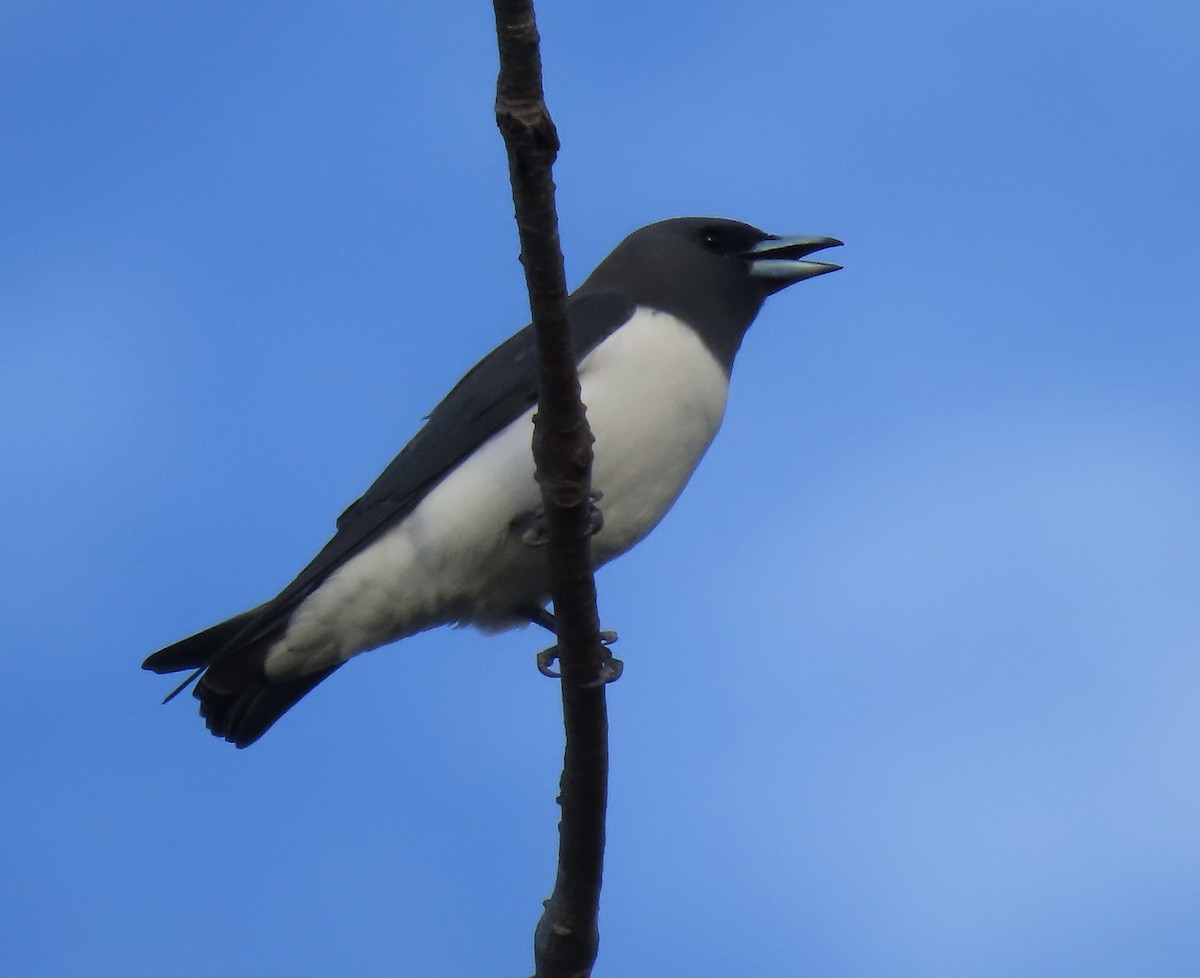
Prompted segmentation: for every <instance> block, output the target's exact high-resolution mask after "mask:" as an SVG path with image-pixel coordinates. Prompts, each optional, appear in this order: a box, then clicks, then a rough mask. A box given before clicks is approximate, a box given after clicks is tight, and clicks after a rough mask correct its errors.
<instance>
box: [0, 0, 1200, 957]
mask: <svg viewBox="0 0 1200 978" xmlns="http://www.w3.org/2000/svg"><path fill="white" fill-rule="evenodd" d="M540 13H541V24H542V30H543V37H544V44H545V52H544V56H545V61H546V76H547V78H546V81H547V87H548V92H549V98H550V105H551V109H552V111H553V113H554V116H555V119H556V121H557V122H558V125H559V128H560V133H561V136H562V139H563V143H564V148H563V152H562V156H561V161H560V165H559V167H558V169H557V171H556V175H557V180H558V185H559V191H560V195H559V209H560V216H561V220H562V235H563V241H564V246H565V248H566V252H567V266H568V277H569V279H570V281H571V282H572V283H577V282H578V281H580V280H581V278H582V276H583V275H584V274H586V272H587V271H588V270H589V269H590V268H591V267H592V266H593V265H594V264H595V262H596V261H598V260H599V259H600V258H601V257H602V256H603V255H604V254H605V253H606V252H607V251H608V250H609V249H610V248H611V247H612V246H613V245H614V244H616V242H617V241H619V240H620V238H621V237H623V236H624V235H625V234H626V233H627V232H628V231H630V230H632V229H633V228H636V227H638V226H640V225H642V224H646V223H649V222H650V221H653V220H658V219H661V218H665V217H671V216H678V215H684V214H713V215H720V216H727V217H733V218H738V219H742V220H747V221H750V222H753V223H756V224H759V225H760V226H763V227H766V228H768V229H770V230H773V231H776V232H780V233H810V234H830V235H835V236H837V237H840V238H842V239H843V240H845V241H846V242H847V246H846V248H845V249H843V250H842V252H841V256H840V258H839V259H838V260H840V261H841V262H843V263H844V264H845V266H846V268H845V271H843V272H839V273H838V274H837V275H833V276H827V277H824V278H821V279H819V280H816V281H814V282H810V283H806V284H803V285H800V286H797V287H796V288H794V289H791V290H789V291H788V292H786V293H784V294H782V295H780V296H779V297H777V298H775V299H773V300H772V301H771V302H770V304H769V305H768V307H767V308H766V309H765V310H764V312H763V314H762V315H761V317H760V319H759V321H758V323H757V324H756V325H755V327H754V329H753V330H752V331H751V333H750V335H749V337H748V339H747V342H746V344H745V346H744V347H743V350H742V353H741V355H740V358H739V361H738V364H737V368H736V370H735V373H734V385H733V391H732V396H731V402H730V408H729V414H728V417H727V420H726V423H725V426H724V429H723V431H722V433H721V435H720V436H719V438H718V439H717V442H716V444H715V446H714V448H713V450H712V451H711V453H710V455H709V457H708V458H707V459H706V461H705V463H704V464H703V465H702V466H701V468H700V470H699V472H698V474H697V476H696V478H695V479H694V480H693V483H692V485H691V486H690V487H689V489H688V491H687V492H686V493H685V494H684V497H683V499H682V500H681V501H680V503H679V504H678V506H677V507H676V509H675V510H674V511H673V512H672V514H671V515H670V516H669V517H668V519H667V520H666V521H665V522H664V524H663V525H662V526H661V527H660V529H659V530H658V531H656V533H655V534H654V535H653V536H652V537H651V538H650V539H649V540H648V541H647V542H646V543H645V544H644V545H643V546H642V547H641V548H639V550H638V551H636V552H635V553H634V554H631V555H629V556H628V557H626V558H624V559H622V560H621V561H618V562H617V563H615V564H613V565H611V566H610V567H608V568H606V569H605V570H604V571H603V572H602V574H601V575H600V577H599V587H600V594H601V610H602V617H603V619H604V622H605V624H606V626H607V627H609V628H615V629H617V630H619V631H620V633H621V642H620V645H619V654H620V656H621V657H622V658H623V659H624V660H625V663H626V672H625V677H624V678H623V679H622V680H621V681H620V682H619V683H618V684H616V686H614V687H613V688H612V690H611V695H610V711H611V717H612V748H613V774H612V804H611V809H610V847H609V858H608V864H607V877H606V888H605V894H604V907H603V916H602V922H601V923H602V929H603V945H602V951H601V959H600V964H599V966H598V968H597V971H596V974H597V975H598V976H603V975H631V974H687V975H697V976H709V975H712V976H718V975H720V976H726V975H731V974H754V975H780V976H789V978H790V976H795V975H810V974H811V975H821V976H839V978H842V976H844V978H858V976H862V978H878V976H883V975H886V976H889V978H897V976H899V978H907V976H913V978H917V976H921V978H929V976H947V978H951V976H953V978H961V976H997V978H999V976H1006V978H1007V976H1012V975H1018V974H1019V975H1032V976H1063V975H1087V976H1089V978H1096V976H1118V975H1119V976H1135V975H1136V976H1147V975H1153V976H1175V975H1194V974H1196V973H1197V970H1198V969H1200V830H1198V829H1197V826H1200V709H1198V706H1197V705H1198V704H1200V601H1198V600H1197V585H1198V583H1200V447H1198V446H1200V406H1198V403H1197V391H1198V390H1200V330H1198V328H1197V327H1198V325H1200V295H1198V292H1197V282H1198V281H1200V277H1198V275H1197V268H1198V267H1200V189H1198V188H1200V181H1197V178H1196V175H1197V174H1198V173H1200V126H1198V125H1197V124H1196V122H1197V116H1196V111H1197V110H1196V106H1197V105H1198V104H1200V74H1198V73H1197V72H1196V68H1195V65H1196V58H1197V52H1198V50H1200V44H1198V42H1200V13H1198V12H1197V9H1196V7H1195V5H1194V4H1185V3H1182V2H1161V3H1153V4H1148V5H1141V6H1137V7H1130V6H1129V5H1127V4H1117V3H1105V2H1091V3H1078V2H1064V0H1049V2H1046V0H1041V2H1038V3H1032V2H1027V0H1021V2H1017V3H1011V4H1004V5H983V6H979V5H961V4H952V3H949V2H946V0H927V2H918V3H917V4H915V5H913V4H908V5H904V6H902V7H901V6H897V5H894V4H884V3H879V2H857V3H855V2H849V3H839V4H832V5H824V6H820V5H818V6H812V5H807V6H805V5H796V4H794V3H782V2H773V0H766V2H763V3H757V4H752V5H747V6H739V7H730V5H728V4H717V3H709V2H700V3H688V4H683V3H667V4H657V5H646V4H643V3H636V4H635V3H631V2H624V0H621V2H615V3H608V4H603V5H589V6H584V7H582V8H581V7H580V6H579V5H568V4H559V5H550V4H545V5H544V6H543V9H542V10H541V12H540ZM492 30H493V28H492V14H491V9H490V6H489V5H487V4H481V3H472V4H466V3H460V2H455V0H447V2H442V3H439V4H429V5H424V6H421V7H418V6H415V5H398V4H376V3H363V4H354V5H350V6H347V5H335V4H317V3H308V4H299V5H298V4H283V3H271V2H267V3H258V4H251V5H247V4H233V3H219V2H218V3H207V4H167V5H164V4H152V3H92V4H86V5H85V4H76V3H67V2H63V3H56V2H54V0H39V2H37V3H32V2H13V3H8V4H6V5H5V6H4V7H3V9H2V10H0V93H2V94H0V131H2V132H3V133H4V135H5V138H4V142H5V150H4V152H3V153H2V154H0V186H2V187H3V191H2V192H0V226H2V227H3V228H4V233H3V234H2V235H0V283H3V284H2V287H0V329H2V331H3V334H2V335H3V353H2V354H0V453H2V455H3V458H4V460H5V461H4V465H3V466H0V506H3V509H4V511H5V512H6V513H7V520H6V528H5V531H4V533H3V535H2V537H0V539H2V541H3V543H2V547H3V556H4V566H5V568H6V572H5V574H4V588H3V597H2V598H0V609H2V612H3V613H2V615H0V644H2V647H3V649H4V652H5V657H4V662H5V668H4V677H5V683H4V687H5V690H6V693H7V697H6V702H5V708H4V709H3V711H0V737H2V738H3V742H4V744H5V745H6V752H5V761H4V766H3V770H4V776H5V782H6V784H7V786H8V792H7V795H6V797H7V801H6V803H5V805H4V806H2V808H0V837H2V838H3V839H4V843H3V846H2V847H0V878H2V879H3V880H4V881H5V882H4V890H5V891H6V894H7V897H8V899H7V900H6V909H5V912H4V914H3V915H0V959H2V960H3V961H5V962H6V969H5V970H6V972H8V973H11V974H14V975H22V976H50V975H54V976H60V975H64V974H89V975H122V976H141V975H155V976H158V975H164V974H167V975H173V976H174V975H178V976H190V975H208V974H211V973H213V971H214V970H219V971H221V972H222V973H225V974H290V975H297V976H303V975H313V976H316V975H328V974H360V975H376V974H378V975H391V974H396V973H405V974H447V975H454V974H475V973H488V974H518V975H520V974H527V973H529V970H530V951H529V947H530V941H531V934H532V928H533V925H534V922H535V920H536V918H537V915H538V912H539V910H540V900H541V899H542V898H544V897H545V896H547V895H548V893H549V889H550V885H551V881H552V867H553V858H554V849H555V841H556V840H555V831H554V826H555V819H556V810H555V808H554V806H553V802H552V799H553V797H554V793H555V785H556V781H557V777H558V773H559V758H560V742H561V732H560V719H559V703H558V696H557V690H556V689H555V688H554V687H553V685H552V684H550V683H549V682H547V681H546V680H545V679H543V678H542V677H541V676H539V675H538V674H537V672H536V671H535V670H534V667H533V655H534V653H535V652H536V651H537V649H539V648H540V647H541V646H542V645H543V644H544V643H543V642H542V639H541V637H540V636H538V635H535V634H533V633H532V632H527V633H514V634H509V635H505V636H501V637H496V638H484V637H482V636H480V635H477V634H475V633H473V632H468V631H460V632H453V631H448V630H443V631H439V632H434V633H430V634H427V635H423V636H420V637H417V638H414V639H412V640H409V641H407V642H405V643H403V645H402V646H398V647H395V648H390V649H386V650H381V651H380V652H377V653H374V654H372V655H370V656H367V657H364V658H363V659H360V660H358V661H356V662H355V663H354V664H353V665H352V666H351V667H348V668H347V669H345V670H343V671H342V672H341V673H339V674H338V676H337V677H336V678H335V679H334V680H332V681H330V682H329V683H327V684H325V685H324V686H322V687H321V689H320V690H319V691H318V692H317V693H315V694H314V695H313V696H311V697H310V698H309V699H307V700H306V701H305V702H304V703H303V704H302V705H301V706H300V707H298V708H297V709H296V710H295V711H293V713H291V714H290V715H288V717H287V718H286V719H285V720H284V721H283V722H282V723H280V724H279V725H278V726H277V727H276V728H275V729H273V730H272V731H271V732H270V734H269V735H268V736H267V737H266V738H265V739H264V740H263V741H262V742H260V743H259V744H258V745H256V746H255V747H253V748H252V749H250V750H248V751H244V752H237V751H234V750H233V749H232V748H230V747H228V746H227V745H225V744H222V743H220V742H218V741H216V740H214V739H213V738H211V737H209V736H208V735H207V734H206V733H205V731H204V730H203V727H202V725H201V723H200V721H199V720H198V718H197V717H196V715H195V713H194V709H193V705H194V704H193V703H192V702H191V701H190V700H183V701H179V702H176V703H173V704H171V705H170V706H169V707H161V706H159V703H158V701H159V699H160V698H161V697H162V695H163V694H164V693H165V692H166V690H167V688H168V687H169V682H168V680H166V679H161V678H156V677H153V676H150V675H149V674H145V673H142V672H140V671H139V670H138V664H139V663H140V661H141V660H142V658H143V657H144V656H145V655H146V654H148V653H149V652H151V651H153V650H155V649H157V648H159V647H160V646H163V645H165V644H168V643H169V642H172V641H174V640H176V639H178V638H181V637H183V636H184V635H187V634H190V633H191V632H193V631H196V630H198V629H200V628H203V627H205V626H207V625H209V624H212V623H214V622H216V621H218V620H220V619H222V618H224V617H226V616H228V615H230V614H233V613H235V612H238V611H241V610H243V609H244V608H246V607H248V606H250V605H252V604H255V603H257V602H259V601H261V600H263V599H264V598H266V597H268V596H269V595H271V594H273V593H274V592H275V591H276V590H277V589H278V588H279V587H281V586H282V585H283V584H285V583H286V582H287V581H288V580H289V579H290V577H291V575H292V574H293V573H294V572H295V571H296V570H297V569H298V568H299V567H300V566H301V565H302V564H303V563H304V562H305V561H306V560H307V559H308V558H309V557H310V556H311V554H312V553H313V552H314V551H315V550H316V548H317V547H319V546H320V544H321V543H323V542H324V540H325V539H326V538H327V536H328V534H329V533H330V531H331V530H332V526H333V519H334V517H335V516H336V514H337V513H339V512H340V511H341V509H342V508H344V506H345V505H346V504H347V503H349V502H350V501H351V500H353V499H354V498H355V497H356V496H357V495H358V494H359V493H361V492H362V490H363V489H364V488H365V487H366V486H367V485H368V484H369V482H370V481H371V480H372V478H373V477H374V476H375V475H376V474H377V472H378V471H379V470H380V469H381V468H382V467H383V465H385V464H386V463H387V461H388V460H389V459H390V458H391V457H392V455H393V454H394V453H395V452H396V451H397V450H398V449H399V448H400V447H401V446H402V445H403V444H404V442H405V441H406V440H407V438H408V437H409V436H410V435H411V434H412V433H413V432H414V431H415V430H416V428H417V426H418V424H419V420H420V418H421V417H422V415H423V414H424V413H426V412H427V411H428V410H429V408H431V407H432V406H433V404H435V403H436V402H437V401H438V399H439V398H440V396H441V395H442V394H443V393H444V392H445V390H446V389H447V388H448V387H449V386H450V385H451V384H452V383H453V382H454V381H455V380H456V379H457V378H458V376H459V375H460V374H461V373H462V372H463V371H464V370H465V369H466V368H467V367H469V366H470V365H471V364H472V363H474V362H475V360H476V359H478V357H479V356H480V355H482V354H483V353H485V352H486V351H487V350H488V349H490V348H491V347H492V346H493V345H494V344H495V343H497V342H499V341H500V340H502V339H503V338H504V337H506V336H507V335H508V334H509V333H510V332H512V330H514V329H515V328H516V327H518V326H520V325H522V324H523V323H524V322H525V321H526V317H527V312H526V306H525V296H524V292H523V283H522V279H521V275H520V269H519V266H518V265H517V263H516V261H515V256H516V252H517V246H516V242H515V238H516V236H515V230H514V227H513V224H512V220H511V202H510V199H509V190H508V186H507V174H506V169H505V164H504V157H503V148H502V145H501V142H500V138H499V136H498V134H497V133H496V131H495V128H494V124H493V120H492V114H491V112H492V108H491V107H492V97H493V86H494V77H495V53H494V37H493V34H492Z"/></svg>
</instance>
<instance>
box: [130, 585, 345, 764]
mask: <svg viewBox="0 0 1200 978" xmlns="http://www.w3.org/2000/svg"><path fill="white" fill-rule="evenodd" d="M265 607H266V606H263V607H262V608H255V609H253V610H251V611H247V612H245V613H244V614H241V615H238V616H237V617H235V618H230V619H229V620H228V621H223V622H221V623H220V624H219V625H214V626H213V627H212V628H208V629H206V630H204V631H202V632H199V633H197V634H195V635H192V636H191V637H190V638H185V639H184V640H183V641H182V642H176V643H175V644H174V645H168V646H167V647H166V648H165V649H160V650H159V651H158V652H155V653H154V654H153V655H151V656H150V657H149V658H147V659H146V661H145V662H143V663H142V668H143V669H149V670H150V671H151V672H157V673H168V672H182V671H183V670H185V669H191V670H193V672H192V675H191V676H189V677H188V678H187V679H186V680H184V681H183V683H181V684H180V685H179V686H177V687H176V688H175V690H174V691H173V692H172V693H170V695H168V696H167V699H166V700H164V701H163V702H167V700H170V699H173V698H174V697H175V696H176V695H178V694H179V693H181V692H182V691H183V690H184V689H186V688H187V687H188V686H189V685H190V684H191V683H192V682H193V681H196V688H195V690H193V692H192V695H193V696H195V697H196V699H198V700H199V701H200V715H201V716H202V717H204V721H205V723H206V725H207V726H208V729H209V730H211V731H212V732H213V734H214V735H215V736H217V737H223V738H224V739H225V740H227V741H229V742H230V743H231V744H235V745H236V746H238V747H249V746H250V745H251V744H252V743H254V742H255V741H256V740H258V738H259V737H261V736H262V735H263V734H265V733H266V732H267V731H268V730H269V729H270V728H271V725H272V724H273V723H274V722H275V721H276V720H278V719H279V718H280V717H281V716H283V715H284V714H285V713H286V712H287V711H288V710H290V709H291V708H292V707H293V706H294V705H295V704H296V703H297V702H298V701H299V700H300V698H301V697H303V696H304V694H305V693H307V692H308V691H309V690H311V689H312V688H313V687H314V686H316V685H317V684H318V683H319V682H321V680H322V679H324V678H325V677H326V676H328V675H330V673H332V672H333V671H334V670H335V669H337V668H338V667H337V666H336V665H335V666H331V667H330V668H328V669H323V670H321V671H319V672H314V673H310V674H308V675H306V676H301V677H299V678H297V679H293V680H284V681H278V680H271V679H268V678H267V674H266V671H265V669H264V663H265V662H266V658H267V650H268V649H269V648H270V646H271V643H272V642H273V640H274V638H275V633H274V632H268V633H267V634H266V635H263V634H261V633H260V630H259V629H258V628H255V627H254V624H255V622H256V620H258V619H259V617H260V613H261V611H262V610H263V609H264V608H265ZM197 680H198V681H197Z"/></svg>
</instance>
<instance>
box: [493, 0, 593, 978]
mask: <svg viewBox="0 0 1200 978" xmlns="http://www.w3.org/2000/svg"><path fill="white" fill-rule="evenodd" d="M493 5H494V7H495V12H496V36H497V39H498V42H499V48H500V76H499V79H498V81H497V85H496V122H497V124H498V125H499V127H500V131H501V133H502V134H503V136H504V143H505V147H506V148H507V150H508V166H509V176H510V178H511V181H512V187H513V203H514V205H515V208H516V218H517V229H518V232H519V233H520V238H521V260H522V263H523V264H524V266H525V281H526V285H527V286H528V288H529V306H530V311H531V313H532V316H533V324H534V328H535V330H536V332H537V341H538V377H539V397H538V412H537V418H536V425H535V428H534V439H533V454H534V458H535V460H536V463H537V479H538V483H539V485H540V486H541V490H542V501H543V505H544V507H545V513H546V516H545V520H546V526H547V531H548V535H549V538H550V542H549V545H548V547H547V550H548V559H549V562H550V575H551V589H550V590H551V596H552V598H553V600H554V614H555V619H556V622H557V629H558V650H557V651H558V657H559V662H560V665H561V669H562V684H561V685H562V698H563V723H564V726H565V728H566V749H565V751H564V756H563V773H562V780H561V782H560V794H559V798H558V801H559V804H560V805H561V806H562V819H561V821H560V823H559V851H558V873H557V877H556V879H555V883H554V892H553V894H552V895H551V897H550V899H549V900H547V901H546V909H545V913H544V914H543V915H542V919H541V920H540V921H539V922H538V926H537V930H536V931H535V933H534V960H535V964H536V968H537V976H536V978H568V976H569V978H586V976H587V975H590V974H591V971H592V965H593V963H594V962H595V960H596V953H597V950H598V947H599V930H598V928H597V925H596V918H597V913H598V909H599V902H600V884H601V876H602V872H603V862H604V816H605V808H606V805H607V797H608V718H607V712H606V708H605V696H604V682H603V678H604V676H605V671H604V670H605V668H606V665H607V663H606V660H607V659H608V655H607V650H605V649H604V647H603V646H602V645H601V642H600V624H599V618H598V615H597V612H596V586H595V582H594V581H593V579H592V557H591V543H590V537H589V532H590V531H589V524H590V509H591V500H590V491H591V464H592V434H591V430H590V429H589V427H588V424H587V419H586V417H585V416H584V409H583V405H582V403H581V402H580V399H579V377H578V374H577V372H576V369H575V357H574V353H573V351H572V348H571V339H570V334H569V332H568V328H567V315H566V296H567V288H566V276H565V274H564V272H563V259H562V250H561V248H560V246H559V238H558V218H557V214H556V211H555V205H554V181H553V179H552V176H551V167H552V165H553V163H554V159H555V156H556V155H557V153H558V134H557V132H556V131H555V129H554V123H553V121H552V120H551V118H550V113H549V111H548V110H547V108H546V103H545V99H544V97H543V93H542V66H541V55H540V51H539V47H538V44H539V38H538V32H537V23H536V20H535V17H534V10H533V3H532V0H493Z"/></svg>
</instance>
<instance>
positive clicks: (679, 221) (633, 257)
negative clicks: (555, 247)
mask: <svg viewBox="0 0 1200 978" xmlns="http://www.w3.org/2000/svg"><path fill="white" fill-rule="evenodd" d="M841 243H842V242H840V241H838V240H837V239H836V238H823V237H782V236H780V235H775V234H768V233H767V232H766V231H762V230H759V229H758V228H756V227H753V226H751V225H749V224H742V223H741V222H740V221H730V220H726V219H724V218H718V217H679V218H675V219H673V220H670V221H660V222H659V223H657V224H650V225H647V226H646V227H644V228H640V229H639V230H637V231H634V232H633V234H631V235H629V237H627V238H626V239H625V240H624V241H622V242H621V243H620V244H619V245H617V247H616V248H615V249H613V251H612V253H611V254H610V255H609V256H608V257H607V258H605V259H604V261H602V262H601V263H600V264H599V265H598V266H597V267H596V270H595V271H594V272H592V274H591V275H590V276H589V277H588V279H587V281H586V282H584V283H583V285H581V286H580V287H579V289H578V290H576V293H575V294H576V295H584V294H587V293H594V292H619V293H622V294H623V295H626V296H629V297H630V298H631V299H633V300H634V301H635V302H636V303H638V305H642V306H648V307H650V308H652V309H659V310H662V311H663V312H669V313H671V314H672V315H675V316H678V317H679V318H681V319H683V320H685V321H686V322H688V323H689V324H690V325H691V326H692V327H693V328H694V329H696V330H697V332H699V333H700V335H701V336H702V337H703V338H704V341H705V342H706V343H707V344H708V346H709V348H710V349H711V350H712V351H713V353H714V354H716V355H717V356H718V357H719V358H720V359H721V360H722V362H724V363H725V364H726V365H727V366H729V365H730V364H732V361H733V355H734V354H735V353H736V352H737V349H738V347H739V346H740V345H741V342H742V337H743V336H744V335H745V332H746V330H747V328H748V327H749V326H750V324H751V323H752V322H753V321H754V317H755V316H756V315H758V310H759V309H760V308H762V304H763V301H764V300H765V299H766V298H767V296H769V295H773V294H774V293H776V292H778V291H780V290H781V289H784V288H786V287H787V286H789V285H792V284H793V283H795V282H801V281H803V280H804V279H808V278H813V277H814V276H817V275H823V274H825V273H826V272H833V271H837V269H838V268H840V267H841V266H840V265H827V264H825V263H823V262H815V261H805V260H804V259H805V258H806V256H808V255H811V254H812V253H813V252H816V251H821V250H822V249H824V248H832V247H835V246H836V245H840V244H841Z"/></svg>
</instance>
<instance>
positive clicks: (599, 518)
mask: <svg viewBox="0 0 1200 978" xmlns="http://www.w3.org/2000/svg"><path fill="white" fill-rule="evenodd" d="M603 498H604V493H603V492H602V491H600V490H599V489H593V490H592V491H591V492H590V493H589V494H588V500H589V502H590V503H591V508H590V509H589V510H588V531H587V532H588V536H590V537H594V536H595V535H596V534H597V533H599V532H600V531H601V530H602V529H604V513H603V512H601V510H600V507H599V506H597V505H596V503H598V502H600V500H601V499H603ZM510 525H511V526H512V528H513V529H514V530H520V531H521V542H522V543H523V544H525V546H527V547H544V546H546V544H548V543H549V542H550V534H549V533H548V532H546V509H545V507H544V506H541V505H538V506H535V507H533V509H531V510H527V511H526V512H524V513H522V514H521V515H520V516H518V517H517V518H516V519H514V520H513V521H512V523H511V524H510ZM522 527H524V529H522Z"/></svg>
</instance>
